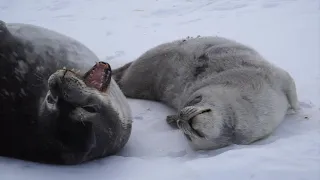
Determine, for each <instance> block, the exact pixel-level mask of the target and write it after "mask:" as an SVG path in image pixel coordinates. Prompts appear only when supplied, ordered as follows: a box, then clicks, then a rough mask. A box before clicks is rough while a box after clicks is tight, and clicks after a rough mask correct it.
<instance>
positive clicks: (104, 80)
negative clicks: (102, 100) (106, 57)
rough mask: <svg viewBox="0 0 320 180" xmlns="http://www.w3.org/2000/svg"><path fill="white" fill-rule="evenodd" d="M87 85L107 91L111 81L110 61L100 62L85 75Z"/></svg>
mask: <svg viewBox="0 0 320 180" xmlns="http://www.w3.org/2000/svg"><path fill="white" fill-rule="evenodd" d="M83 80H84V82H85V83H86V85H87V86H89V87H93V88H96V89H97V90H99V91H101V92H105V91H106V90H107V88H108V86H109V84H110V81H111V67H110V65H109V64H108V63H105V62H102V61H100V62H98V63H96V64H95V65H94V66H93V67H92V68H91V69H90V70H89V71H88V72H86V73H85V74H84V76H83Z"/></svg>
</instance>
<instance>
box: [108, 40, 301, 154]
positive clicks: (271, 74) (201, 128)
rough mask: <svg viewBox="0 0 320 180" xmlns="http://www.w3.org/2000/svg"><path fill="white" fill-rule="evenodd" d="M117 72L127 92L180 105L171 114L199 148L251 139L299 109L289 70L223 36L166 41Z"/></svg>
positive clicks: (173, 121)
mask: <svg viewBox="0 0 320 180" xmlns="http://www.w3.org/2000/svg"><path fill="white" fill-rule="evenodd" d="M113 77H114V79H115V80H116V82H117V83H118V84H119V86H120V89H122V91H123V93H124V94H125V95H126V96H127V97H130V98H138V99H148V100H155V101H161V102H163V103H165V104H167V105H168V106H170V107H172V108H174V109H176V110H177V114H175V115H170V116H167V119H166V120H167V122H168V123H169V124H171V125H173V126H176V127H178V128H179V129H181V130H182V132H183V133H184V134H185V135H186V137H187V139H189V140H188V141H189V142H190V143H189V144H190V145H191V147H193V148H194V149H195V150H212V149H217V148H221V147H224V146H227V145H230V144H250V143H252V142H255V141H257V140H260V139H262V138H264V137H267V136H268V135H270V134H271V133H272V132H273V131H274V130H275V129H276V128H277V126H278V125H279V124H280V123H281V122H282V121H283V119H284V117H285V115H286V114H287V113H288V112H292V110H291V109H293V112H294V111H295V110H297V109H298V105H297V94H296V87H295V82H294V80H293V79H292V77H291V76H290V75H289V73H288V72H286V71H285V70H283V69H281V68H279V67H277V66H275V65H273V64H271V63H270V62H267V60H265V59H264V58H263V57H262V56H261V55H260V54H259V53H258V52H256V51H255V50H254V49H252V48H250V47H248V46H246V45H243V44H240V43H238V42H236V41H233V40H230V39H226V38H222V37H199V38H188V39H180V40H175V41H172V42H167V43H163V44H160V45H158V46H156V47H153V48H151V49H149V50H148V51H146V52H145V53H143V54H142V55H141V56H140V57H138V58H137V59H136V60H135V61H132V62H130V63H128V64H125V65H123V66H122V67H120V68H118V69H116V70H114V73H113Z"/></svg>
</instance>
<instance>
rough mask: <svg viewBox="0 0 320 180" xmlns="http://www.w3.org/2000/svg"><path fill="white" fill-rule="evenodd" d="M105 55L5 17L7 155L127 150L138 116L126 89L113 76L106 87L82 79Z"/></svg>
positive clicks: (0, 71)
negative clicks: (134, 116) (134, 117)
mask: <svg viewBox="0 0 320 180" xmlns="http://www.w3.org/2000/svg"><path fill="white" fill-rule="evenodd" d="M98 61H99V59H98V57H97V56H96V55H95V54H94V53H93V52H92V51H91V50H89V49H88V48H87V47H86V46H84V45H83V44H81V43H80V42H78V41H76V40H74V39H72V38H70V37H67V36H65V35H62V34H60V33H58V32H54V31H52V30H49V29H46V28H42V27H39V26H34V25H30V24H21V23H5V22H3V21H0V75H1V78H0V84H1V88H0V103H1V106H0V107H1V109H0V115H1V121H0V145H1V148H0V156H6V157H13V158H19V159H24V160H30V161H36V162H42V163H54V164H79V163H82V162H86V161H89V160H92V159H96V158H101V157H105V156H107V155H111V154H115V153H117V152H118V151H119V150H121V148H122V147H124V145H125V144H126V142H127V141H128V139H129V136H130V134H131V123H132V122H131V119H132V118H131V110H130V107H129V105H128V102H127V100H126V98H125V96H124V95H123V93H122V92H121V90H120V89H119V87H118V85H117V84H116V82H115V81H114V80H113V79H112V78H111V82H110V84H109V86H108V90H107V91H106V92H100V91H97V90H95V89H93V88H90V87H88V86H86V85H85V83H84V82H83V81H82V80H81V79H82V78H80V77H81V76H83V74H84V73H85V72H86V71H88V70H89V69H90V68H91V67H92V66H93V65H94V64H95V63H96V62H98ZM63 67H66V69H65V70H62V69H63ZM72 68H75V69H77V70H80V72H79V73H77V75H76V74H73V73H70V72H71V71H69V70H70V69H72ZM65 72H66V73H65ZM64 75H65V76H64ZM62 80H63V81H62ZM56 87H57V88H56Z"/></svg>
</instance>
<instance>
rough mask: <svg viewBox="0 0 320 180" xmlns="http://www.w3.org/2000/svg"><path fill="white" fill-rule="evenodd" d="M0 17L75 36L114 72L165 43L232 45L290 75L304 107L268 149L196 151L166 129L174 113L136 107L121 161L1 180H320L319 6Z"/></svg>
mask: <svg viewBox="0 0 320 180" xmlns="http://www.w3.org/2000/svg"><path fill="white" fill-rule="evenodd" d="M0 18H1V20H4V21H7V22H23V23H31V24H36V25H40V26H44V27H47V28H50V29H53V30H56V31H58V32H61V33H64V34H66V35H69V36H71V37H73V38H75V39H77V40H79V41H81V42H82V43H84V44H85V45H87V46H88V47H89V48H90V49H92V50H93V51H94V52H95V53H96V54H97V55H98V56H99V57H100V58H101V59H102V60H105V61H108V62H109V63H110V64H111V65H112V67H113V68H116V67H119V66H120V65H123V64H124V63H126V62H128V61H132V60H134V59H135V58H136V57H138V56H139V55H140V54H141V53H143V52H144V51H146V50H147V49H149V48H151V47H153V46H155V45H158V44H160V43H163V42H166V41H171V40H174V39H178V38H183V37H187V36H197V35H201V36H205V35H213V36H214V35H220V36H224V37H229V38H232V39H235V40H237V41H239V42H242V43H245V44H248V45H250V46H252V47H254V48H255V49H257V50H258V51H259V52H260V53H261V54H262V55H264V56H265V57H266V58H267V59H268V60H269V61H271V62H273V63H275V64H277V65H279V66H281V67H282V68H284V69H286V70H287V71H288V72H290V73H291V74H292V76H293V77H294V79H295V80H296V84H297V88H298V95H299V100H300V102H301V103H300V104H301V107H302V111H301V112H300V113H299V114H297V115H291V116H289V117H288V118H286V120H285V122H284V123H283V124H282V125H281V126H280V127H279V128H278V129H277V130H276V132H275V133H274V134H273V135H272V136H270V137H269V138H267V139H265V140H262V141H259V142H257V143H255V144H252V145H248V146H236V145H234V146H230V147H227V148H223V149H219V150H215V151H209V152H193V151H192V150H191V149H190V147H189V146H188V144H187V141H186V139H185V138H184V137H183V135H182V133H180V132H179V131H178V130H173V129H171V128H170V127H169V126H168V125H167V124H166V123H165V117H166V116H167V115H169V114H171V113H173V110H172V109H169V108H168V107H166V106H165V105H163V104H161V103H157V102H151V101H144V100H136V99H129V103H130V105H131V108H132V111H133V114H134V124H133V132H132V135H131V138H130V140H129V142H128V144H127V145H126V147H125V148H124V149H123V151H122V152H121V153H119V155H117V156H111V157H108V158H104V159H101V160H97V161H93V162H90V163H87V164H84V165H80V166H72V167H59V166H47V165H39V164H35V163H30V162H23V161H19V160H12V159H7V158H0V179H1V180H13V179H22V180H29V179H30V180H46V179H54V180H56V179H61V180H64V179H67V180H73V179H75V180H81V179H86V180H87V179H94V180H100V179H101V180H106V179H111V180H129V179H130V180H135V179H136V180H144V179H145V180H158V179H159V180H171V179H172V180H180V179H181V180H189V179H194V180H195V179H201V180H213V179H217V180H220V179H240V180H244V179H259V180H262V179H263V180H298V179H299V180H319V179H320V2H319V0H134V1H130V0H0ZM0 148H1V147H0Z"/></svg>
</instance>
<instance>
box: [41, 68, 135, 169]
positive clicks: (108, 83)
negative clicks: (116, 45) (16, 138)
mask: <svg viewBox="0 0 320 180" xmlns="http://www.w3.org/2000/svg"><path fill="white" fill-rule="evenodd" d="M48 84H49V91H48V93H47V96H46V97H45V99H44V101H43V103H42V105H41V107H40V109H39V118H40V121H39V125H40V126H41V127H40V128H39V129H41V130H43V131H46V132H45V133H48V132H50V134H52V135H53V136H54V139H57V140H58V141H59V142H61V145H62V146H63V147H64V151H65V152H64V153H63V154H62V157H63V159H64V161H65V162H64V163H65V164H75V163H79V162H85V161H88V160H90V159H95V158H97V157H104V156H107V155H111V154H115V153H117V152H118V151H119V150H121V149H122V148H123V146H124V145H125V144H126V143H127V141H128V139H129V137H130V133H131V111H130V107H129V105H128V103H127V101H126V98H125V96H124V95H123V94H122V92H121V91H120V89H119V88H118V86H117V85H116V83H115V81H114V80H113V79H112V78H111V68H110V65H109V64H107V63H104V62H99V63H97V64H96V65H94V66H93V67H92V68H91V69H90V70H89V71H88V72H86V73H85V74H84V75H80V74H78V73H77V72H75V71H73V70H69V69H60V70H58V71H56V72H55V73H53V74H52V75H51V76H50V77H49V80H48ZM74 152H76V153H74Z"/></svg>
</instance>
